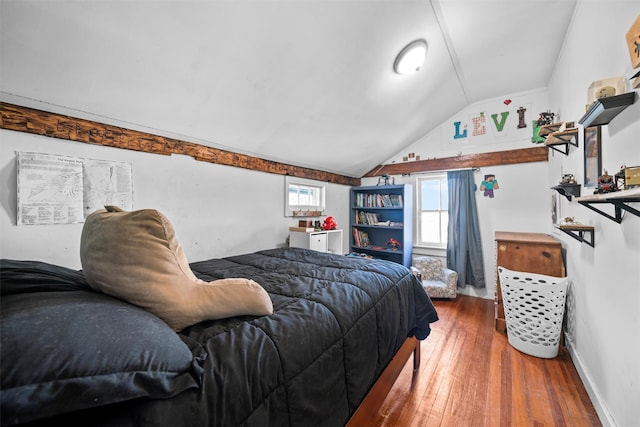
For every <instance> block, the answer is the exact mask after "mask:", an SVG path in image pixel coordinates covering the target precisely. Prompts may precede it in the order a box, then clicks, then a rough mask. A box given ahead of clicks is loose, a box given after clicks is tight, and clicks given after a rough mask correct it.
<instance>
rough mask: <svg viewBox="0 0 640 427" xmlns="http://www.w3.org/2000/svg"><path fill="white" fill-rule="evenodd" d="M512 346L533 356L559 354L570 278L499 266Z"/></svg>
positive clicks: (544, 356) (508, 334) (547, 357)
mask: <svg viewBox="0 0 640 427" xmlns="http://www.w3.org/2000/svg"><path fill="white" fill-rule="evenodd" d="M498 274H499V275H500V289H501V291H502V301H503V304H504V314H505V320H506V322H507V337H508V338H509V344H511V345H512V346H513V347H514V348H515V349H517V350H519V351H521V352H523V353H527V354H530V355H532V356H536V357H541V358H546V359H551V358H554V357H556V356H557V355H558V349H559V346H560V336H561V332H562V319H563V317H564V305H565V300H566V295H567V285H568V280H569V279H568V278H567V277H553V276H545V275H543V274H534V273H525V272H522V271H512V270H508V269H506V268H504V267H498Z"/></svg>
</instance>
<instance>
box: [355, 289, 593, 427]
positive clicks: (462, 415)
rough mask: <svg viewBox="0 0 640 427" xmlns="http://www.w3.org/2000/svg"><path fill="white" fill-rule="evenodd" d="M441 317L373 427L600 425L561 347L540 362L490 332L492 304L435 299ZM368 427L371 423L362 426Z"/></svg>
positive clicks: (468, 299)
mask: <svg viewBox="0 0 640 427" xmlns="http://www.w3.org/2000/svg"><path fill="white" fill-rule="evenodd" d="M434 305H435V306H436V309H437V310H438V315H439V317H440V320H439V321H438V322H436V323H434V324H433V325H432V332H431V335H430V336H429V337H428V338H427V339H426V340H424V341H422V342H421V343H420V346H421V352H422V363H421V365H420V370H419V377H418V378H417V380H416V381H415V383H414V384H413V387H412V386H411V377H412V375H411V374H412V368H413V361H412V360H410V361H409V362H407V365H406V366H405V367H404V369H403V371H402V373H401V374H400V376H399V377H398V379H397V380H396V383H395V384H394V386H393V388H392V389H391V391H390V392H389V395H388V396H387V398H386V400H385V401H384V402H383V404H382V405H381V407H380V410H379V412H378V415H377V418H376V422H375V424H373V426H377V427H380V426H385V427H389V426H394V427H406V426H411V427H414V426H415V427H418V426H419V427H431V426H434V427H435V426H439V427H448V426H456V427H457V426H473V427H476V426H478V427H483V426H486V427H501V426H535V427H550V426H573V425H576V426H577V425H579V426H584V427H590V426H596V427H597V426H601V425H602V424H601V423H600V421H599V419H598V416H597V415H596V413H595V410H594V408H593V405H592V404H591V401H590V400H589V397H588V395H587V393H586V391H585V389H584V386H583V384H582V383H581V381H580V377H579V376H578V373H577V371H576V369H575V367H574V366H573V363H572V361H571V358H570V357H569V355H568V352H567V351H566V349H564V348H561V349H560V353H559V355H558V357H556V358H553V359H542V358H538V357H534V356H530V355H528V354H524V353H521V352H519V351H518V350H516V349H515V348H513V347H511V345H509V343H508V340H507V336H506V335H505V334H504V333H500V332H497V331H495V328H494V324H493V315H494V314H493V313H494V311H493V310H494V306H493V301H491V300H485V299H481V298H474V297H469V296H465V295H459V296H458V298H457V299H456V300H453V301H449V300H435V301H434ZM367 427H372V426H367Z"/></svg>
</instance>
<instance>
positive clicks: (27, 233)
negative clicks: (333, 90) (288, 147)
mask: <svg viewBox="0 0 640 427" xmlns="http://www.w3.org/2000/svg"><path fill="white" fill-rule="evenodd" d="M16 151H33V152H43V153H52V154H62V155H70V156H77V157H82V158H90V159H103V160H113V161H123V162H129V163H132V165H133V183H134V205H133V206H134V209H144V208H152V209H158V210H159V211H161V212H162V213H164V214H165V215H166V216H167V217H168V218H169V220H170V221H171V222H172V224H173V226H174V228H175V230H176V235H177V237H178V240H179V241H180V244H181V245H182V246H183V248H184V249H185V253H186V255H187V258H188V259H189V261H200V260H204V259H208V258H214V257H224V256H229V255H238V254H241V253H246V252H253V251H256V250H260V249H268V248H273V247H279V246H285V245H286V240H287V237H288V234H289V230H288V227H289V226H291V225H297V219H294V218H286V217H285V216H284V193H285V192H284V188H285V177H284V176H282V175H274V174H268V173H262V172H255V171H250V170H245V169H240V168H234V167H228V166H220V165H214V164H211V163H206V162H199V161H196V160H194V159H192V158H191V157H187V156H162V155H156V154H147V153H140V152H136V151H129V150H121V149H116V148H110V147H102V146H95V145H89V144H83V143H76V142H69V141H62V140H57V139H53V138H48V137H44V136H38V135H30V134H26V133H21V132H13V131H7V130H0V182H1V183H2V191H1V194H0V205H1V209H0V234H1V235H2V240H1V243H0V258H10V259H36V260H40V261H46V262H51V263H55V264H60V265H64V266H68V267H71V268H81V265H80V252H79V251H80V233H81V232H82V224H71V225H21V226H17V225H16V161H15V152H16ZM326 186H327V191H326V196H327V203H326V211H325V212H326V213H327V214H328V215H333V216H334V217H335V218H336V221H337V222H338V227H341V228H343V229H345V230H348V222H349V216H348V215H349V213H348V206H349V187H348V186H343V185H337V184H331V183H326ZM343 234H344V236H345V241H344V244H343V248H344V251H345V252H346V251H347V249H348V247H347V245H348V241H347V240H346V239H347V237H348V236H349V234H348V233H346V232H345V233H343ZM114 238H117V236H114Z"/></svg>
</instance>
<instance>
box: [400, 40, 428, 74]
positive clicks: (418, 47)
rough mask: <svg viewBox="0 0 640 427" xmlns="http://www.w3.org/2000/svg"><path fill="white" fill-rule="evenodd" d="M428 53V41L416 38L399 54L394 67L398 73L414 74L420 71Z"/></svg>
mask: <svg viewBox="0 0 640 427" xmlns="http://www.w3.org/2000/svg"><path fill="white" fill-rule="evenodd" d="M426 54H427V41H426V40H424V39H418V40H414V41H412V42H411V43H409V44H408V45H406V46H405V47H404V49H402V50H401V51H400V53H399V54H398V57H397V58H396V61H395V62H394V64H393V69H394V70H395V72H396V73H398V74H412V73H415V72H417V71H420V68H421V67H422V64H424V57H425V55H426Z"/></svg>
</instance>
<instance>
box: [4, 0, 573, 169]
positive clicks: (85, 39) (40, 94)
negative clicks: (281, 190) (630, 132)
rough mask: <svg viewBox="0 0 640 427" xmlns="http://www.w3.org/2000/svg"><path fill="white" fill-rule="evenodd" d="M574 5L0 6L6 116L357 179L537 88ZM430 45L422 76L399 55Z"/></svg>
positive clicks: (475, 0) (172, 0)
mask: <svg viewBox="0 0 640 427" xmlns="http://www.w3.org/2000/svg"><path fill="white" fill-rule="evenodd" d="M576 2H577V0H550V1H547V0H431V1H428V0H423V1H421V0H411V1H410V0H344V1H337V0H261V1H258V0H253V1H251V0H120V1H109V0H85V1H77V0H50V1H41V0H2V1H1V2H0V19H1V21H0V39H1V45H0V54H1V57H0V89H1V92H2V93H1V95H2V100H3V101H7V102H13V103H17V104H20V105H24V106H30V107H34V108H39V109H43V110H47V111H52V112H60V113H65V114H68V115H75V116H77V117H85V118H90V119H94V120H100V121H101V122H104V123H111V124H115V125H118V126H124V127H128V128H131V129H138V130H143V131H146V132H150V133H155V134H159V135H163V136H170V137H176V138H179V139H183V140H187V141H191V142H196V143H199V144H204V145H208V146H211V147H215V148H221V149H225V150H230V151H234V152H238V153H243V154H248V155H252V156H256V157H261V158H264V159H268V160H275V161H278V162H283V163H288V164H292V165H297V166H303V167H310V168H313V169H319V170H323V171H329V172H334V173H338V174H342V175H347V176H353V177H359V176H362V175H364V174H365V173H366V172H367V171H369V170H370V169H371V168H373V167H375V166H376V165H378V164H380V163H381V162H384V161H385V160H387V159H388V158H390V157H391V156H393V155H394V154H396V153H398V152H400V151H401V150H403V149H404V148H405V147H407V146H409V145H411V144H412V143H414V142H415V141H416V140H418V139H419V138H420V137H422V136H424V135H426V134H427V133H429V132H430V131H431V130H432V129H434V128H435V127H437V126H438V125H440V124H441V123H442V122H443V121H445V120H447V119H448V118H449V117H451V116H452V115H453V114H455V113H456V112H458V111H460V110H461V109H463V108H464V107H465V106H467V105H469V104H471V103H474V102H477V101H482V100H485V99H489V98H494V97H500V96H503V95H508V94H512V93H515V92H521V91H527V90H531V89H538V88H544V87H545V86H546V85H547V82H548V80H549V78H550V76H551V73H552V71H553V68H554V65H555V62H556V58H557V56H558V54H559V52H560V50H561V47H562V43H563V40H564V36H565V33H566V31H567V30H568V28H569V26H570V24H571V19H572V16H573V11H574V8H575V7H576ZM418 38H424V39H425V40H426V41H427V43H428V50H427V57H426V61H425V64H424V66H423V67H422V70H421V71H420V72H418V73H416V74H412V75H399V74H396V73H395V72H394V70H393V63H394V60H395V57H396V55H397V54H398V52H399V51H400V50H401V49H402V48H403V47H404V46H405V45H407V44H408V43H409V42H411V41H413V40H415V39H418Z"/></svg>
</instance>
